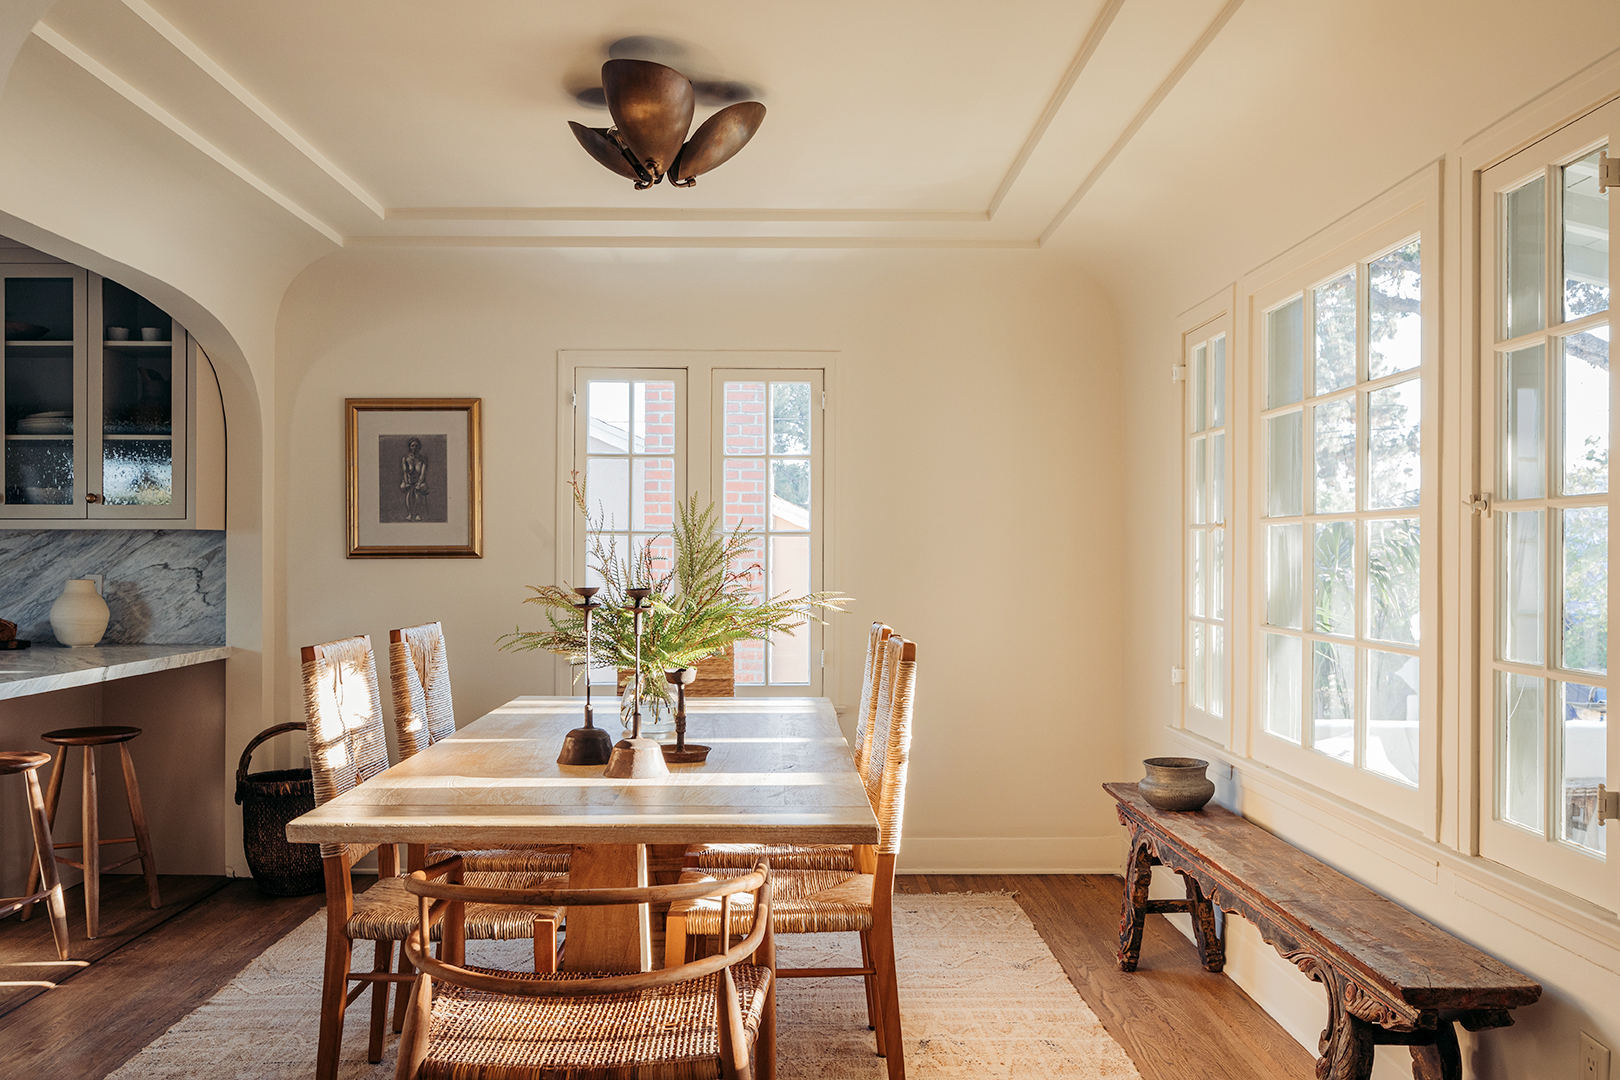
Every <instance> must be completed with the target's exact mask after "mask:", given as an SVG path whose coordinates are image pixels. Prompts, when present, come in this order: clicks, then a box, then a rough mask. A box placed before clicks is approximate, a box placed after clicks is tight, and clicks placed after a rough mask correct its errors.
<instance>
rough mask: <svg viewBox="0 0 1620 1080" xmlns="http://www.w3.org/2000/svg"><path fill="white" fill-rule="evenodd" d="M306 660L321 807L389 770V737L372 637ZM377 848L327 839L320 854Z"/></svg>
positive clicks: (331, 645)
mask: <svg viewBox="0 0 1620 1080" xmlns="http://www.w3.org/2000/svg"><path fill="white" fill-rule="evenodd" d="M303 659H304V720H305V723H306V724H307V725H308V736H309V767H310V772H311V773H312V774H313V779H314V781H315V805H316V806H320V805H321V804H322V803H325V802H327V801H329V800H331V799H335V798H337V796H339V795H341V794H343V793H344V792H345V791H352V790H353V789H354V788H357V787H359V786H360V785H361V784H363V783H365V782H366V781H367V780H369V779H371V778H372V777H373V776H376V775H377V774H378V773H380V772H382V771H383V770H384V769H386V768H388V735H387V732H386V730H385V728H384V726H383V713H382V696H381V694H380V693H379V692H378V690H377V663H376V660H375V659H374V658H373V657H372V655H371V639H370V638H369V637H353V638H344V639H343V640H342V641H329V642H327V643H326V644H324V645H314V646H311V647H309V648H306V649H305V650H304V653H303ZM372 846H374V845H364V846H358V847H357V846H356V845H348V844H340V843H323V844H322V845H321V854H322V855H323V856H332V855H340V854H343V853H344V852H345V851H346V850H347V851H349V852H350V854H351V855H353V854H354V852H355V850H359V851H361V852H364V851H369V850H370V849H371V847H372Z"/></svg>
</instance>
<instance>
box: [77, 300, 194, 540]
mask: <svg viewBox="0 0 1620 1080" xmlns="http://www.w3.org/2000/svg"><path fill="white" fill-rule="evenodd" d="M96 281H99V285H100V288H99V290H95V289H92V292H99V295H98V296H93V297H92V304H91V313H90V315H91V318H90V321H91V325H92V326H94V327H96V328H97V331H98V332H99V333H100V334H101V338H100V341H99V352H100V364H99V367H100V371H99V373H98V372H96V371H94V370H92V373H91V378H90V384H91V385H90V410H89V415H91V416H92V417H94V418H95V420H94V431H93V432H92V433H91V435H92V437H91V439H90V447H89V454H90V459H91V475H92V478H93V479H94V480H95V481H96V483H95V484H93V485H92V487H91V489H90V495H89V503H90V516H91V517H143V518H144V517H157V518H163V517H184V516H185V494H184V492H185V485H184V470H185V428H186V405H185V403H186V401H187V400H188V399H187V396H186V393H185V381H186V340H185V338H186V334H185V331H184V330H182V329H181V328H180V326H179V325H178V324H177V323H175V321H174V320H173V319H171V318H170V317H169V316H168V314H167V313H165V312H164V311H162V310H161V309H160V308H158V307H157V305H155V304H153V303H152V302H151V301H149V300H146V299H144V298H143V297H141V296H138V295H136V294H135V293H133V292H131V291H130V290H129V289H127V288H125V287H124V286H122V285H120V284H118V283H117V282H115V281H108V280H106V279H95V281H93V284H94V283H95V282H96ZM93 367H94V365H93Z"/></svg>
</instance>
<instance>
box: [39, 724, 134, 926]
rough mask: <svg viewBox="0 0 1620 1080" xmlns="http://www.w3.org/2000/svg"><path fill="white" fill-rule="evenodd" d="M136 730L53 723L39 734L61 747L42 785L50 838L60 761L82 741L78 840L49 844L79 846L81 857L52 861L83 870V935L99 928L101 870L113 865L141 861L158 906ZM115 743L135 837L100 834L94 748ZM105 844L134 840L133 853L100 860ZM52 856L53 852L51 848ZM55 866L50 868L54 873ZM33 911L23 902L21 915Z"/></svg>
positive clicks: (58, 793)
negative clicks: (134, 750) (133, 744)
mask: <svg viewBox="0 0 1620 1080" xmlns="http://www.w3.org/2000/svg"><path fill="white" fill-rule="evenodd" d="M140 733H141V729H140V728H138V727H117V726H109V727H78V728H58V729H57V730H56V731H47V732H45V734H43V735H41V736H40V738H41V739H44V740H45V741H46V742H48V743H54V744H56V745H57V746H60V747H63V748H64V749H63V751H62V752H61V753H60V754H58V755H56V762H55V764H53V765H52V766H51V780H50V785H49V786H48V787H47V788H46V790H45V822H44V824H45V836H46V839H47V840H49V839H50V835H51V832H50V830H51V827H52V826H54V825H55V824H56V804H57V800H58V799H60V798H61V795H62V773H63V772H64V771H65V770H64V768H63V763H64V762H65V760H66V759H67V750H66V747H69V746H81V747H83V748H84V784H83V791H82V793H81V794H82V800H83V801H82V804H81V805H82V810H81V813H80V820H81V822H82V834H83V835H82V837H81V838H80V839H78V840H69V841H64V842H63V843H60V844H56V845H54V846H55V847H58V848H78V849H80V854H81V856H82V857H83V858H82V861H80V860H77V859H66V858H63V857H62V856H60V855H55V858H54V859H53V862H59V863H62V864H63V865H64V866H72V867H75V868H77V869H79V870H83V871H84V926H85V936H86V937H91V938H94V937H97V936H99V935H100V933H101V874H102V872H103V871H105V870H116V869H118V868H119V867H120V866H123V865H125V864H126V863H132V862H134V861H135V860H136V859H139V860H140V861H141V871H142V872H143V873H144V874H145V875H146V895H147V899H149V900H150V901H151V902H152V907H153V908H154V909H155V908H157V907H159V906H161V904H162V901H161V900H159V899H158V883H157V863H156V861H155V860H154V859H153V858H152V838H151V837H150V836H149V835H147V831H146V810H145V809H144V808H143V807H142V806H141V789H140V786H139V785H138V784H136V783H135V761H134V759H133V758H131V757H130V756H129V741H130V740H131V739H133V738H134V737H135V736H137V735H139V734H140ZM114 743H116V744H117V745H118V757H119V759H120V761H121V763H122V764H123V767H124V794H125V795H126V796H127V797H128V798H129V820H130V824H131V826H132V827H133V828H134V832H135V835H134V836H115V837H110V838H107V839H103V838H102V837H101V803H100V800H99V798H98V797H97V788H96V747H98V746H109V745H112V744H114ZM107 844H134V845H135V854H133V855H131V856H129V857H128V858H125V859H120V860H118V861H117V862H115V863H107V864H103V863H102V861H101V849H102V848H103V847H104V846H106V845H107ZM53 855H54V852H53ZM54 870H55V867H54V866H53V867H52V871H53V875H52V876H54ZM38 873H39V871H38V870H37V869H31V870H30V871H29V873H28V891H29V892H33V891H34V882H35V881H37V880H38V877H37V874H38ZM32 910H33V905H32V903H31V902H30V903H27V904H25V905H24V907H23V911H22V915H21V916H20V917H21V918H23V919H26V918H28V915H29V912H30V911H32Z"/></svg>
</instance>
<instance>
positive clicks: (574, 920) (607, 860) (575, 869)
mask: <svg viewBox="0 0 1620 1080" xmlns="http://www.w3.org/2000/svg"><path fill="white" fill-rule="evenodd" d="M646 884H647V849H646V847H645V845H642V844H576V845H575V846H574V852H573V855H572V856H571V857H570V859H569V867H568V885H569V887H570V888H574V889H624V888H636V887H642V886H645V885H646ZM567 917H568V923H567V927H568V928H567V935H566V943H565V945H564V948H563V967H564V968H566V969H568V970H571V971H651V970H652V926H651V922H650V919H649V917H648V912H647V905H646V904H637V905H636V906H635V907H628V906H627V907H578V906H576V907H571V908H569V909H568V916H567Z"/></svg>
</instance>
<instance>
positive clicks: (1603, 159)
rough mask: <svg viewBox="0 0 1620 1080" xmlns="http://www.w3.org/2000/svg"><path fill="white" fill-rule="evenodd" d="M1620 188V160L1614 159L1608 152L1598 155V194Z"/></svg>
mask: <svg viewBox="0 0 1620 1080" xmlns="http://www.w3.org/2000/svg"><path fill="white" fill-rule="evenodd" d="M1612 187H1620V158H1612V157H1610V156H1609V154H1608V151H1601V152H1599V154H1598V193H1599V194H1602V193H1603V192H1605V191H1608V190H1609V189H1610V188H1612Z"/></svg>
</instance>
